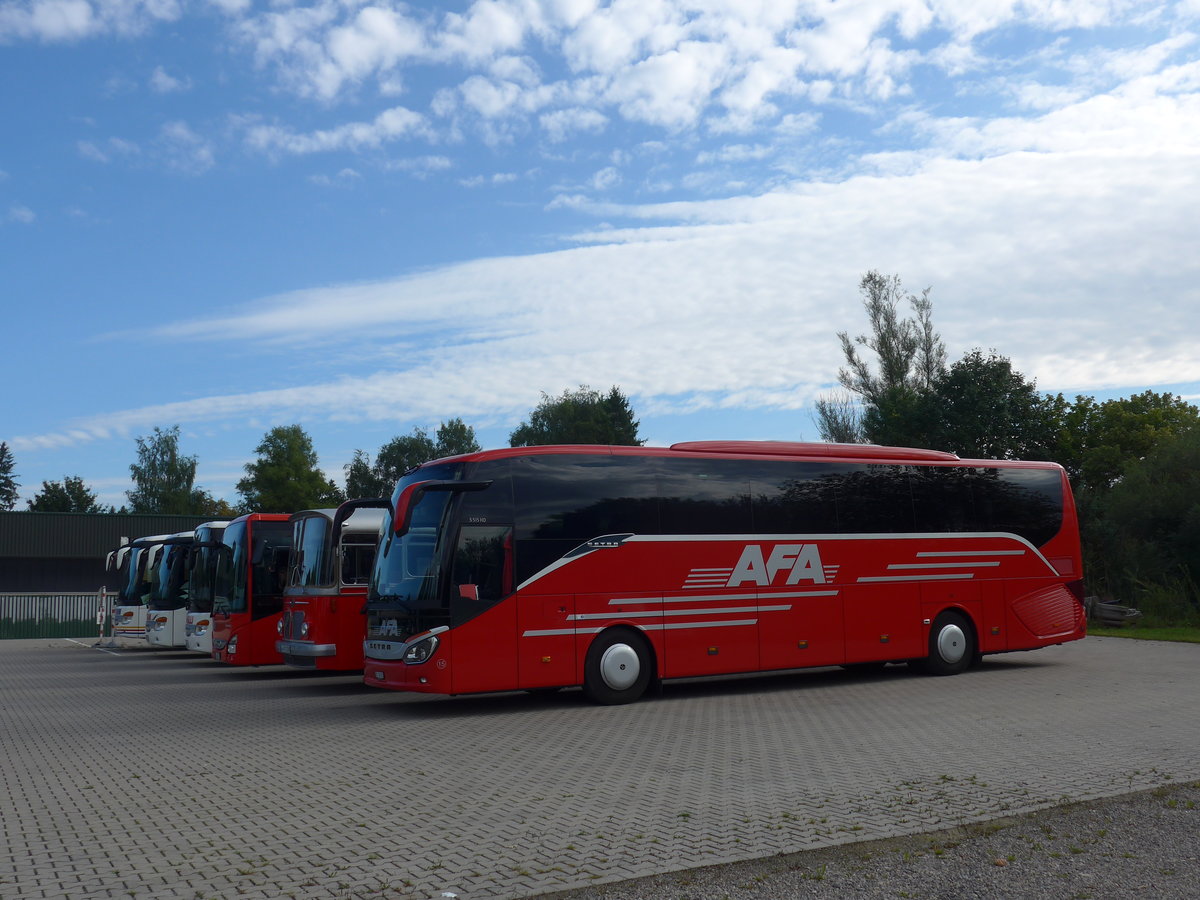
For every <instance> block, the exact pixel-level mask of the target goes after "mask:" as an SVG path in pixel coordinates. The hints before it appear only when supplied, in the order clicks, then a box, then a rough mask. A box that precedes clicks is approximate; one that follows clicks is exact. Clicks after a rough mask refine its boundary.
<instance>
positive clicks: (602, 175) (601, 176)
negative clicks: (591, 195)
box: [588, 166, 621, 191]
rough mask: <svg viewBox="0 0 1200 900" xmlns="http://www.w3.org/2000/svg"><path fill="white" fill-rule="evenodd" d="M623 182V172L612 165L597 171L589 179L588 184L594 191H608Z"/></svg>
mask: <svg viewBox="0 0 1200 900" xmlns="http://www.w3.org/2000/svg"><path fill="white" fill-rule="evenodd" d="M620 183H621V173H620V172H618V171H617V170H616V169H615V168H613V167H612V166H607V167H605V168H603V169H601V170H600V171H599V172H596V173H594V174H593V175H592V177H591V178H589V179H588V185H589V186H590V187H591V188H592V190H594V191H607V190H608V189H609V188H612V187H616V186H617V185H618V184H620Z"/></svg>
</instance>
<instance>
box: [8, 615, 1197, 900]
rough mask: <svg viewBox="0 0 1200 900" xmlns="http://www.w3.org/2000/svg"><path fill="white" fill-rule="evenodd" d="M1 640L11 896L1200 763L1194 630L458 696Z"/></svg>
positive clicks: (862, 807)
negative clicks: (862, 666) (946, 657)
mask: <svg viewBox="0 0 1200 900" xmlns="http://www.w3.org/2000/svg"><path fill="white" fill-rule="evenodd" d="M90 643H91V642H89V641H80V642H69V641H64V640H46V641H6V642H0V750H2V752H3V767H2V773H0V783H2V785H3V792H2V794H0V815H2V821H3V825H2V837H3V841H2V843H0V896H2V897H4V898H9V897H13V898H18V897H19V898H25V897H30V898H32V897H64V896H70V897H84V898H91V897H135V898H138V897H141V898H144V897H181V898H191V900H200V898H209V897H219V898H225V897H250V898H258V897H301V898H308V897H312V898H326V897H328V898H339V897H348V898H371V897H392V898H403V897H413V898H426V897H433V896H436V895H437V894H439V893H440V892H441V891H453V892H455V893H458V894H459V895H460V896H461V897H463V898H466V900H475V898H503V897H519V896H527V895H530V894H535V893H539V892H546V891H552V890H559V889H562V888H567V887H574V886H580V885H587V884H595V883H600V882H606V881H614V880H620V879H625V878H631V877H636V876H641V875H647V874H651V873H655V872H664V871H671V870H675V869H681V868H690V867H694V866H700V865H708V864H712V863H718V862H727V861H733V860H740V859H748V858H754V857H759V856H766V855H772V854H777V853H784V852H791V851H796V850H803V849H810V848H814V847H822V846H830V845H833V844H838V843H845V842H849V841H856V840H863V839H868V838H877V837H888V836H895V835H901V834H909V833H915V832H920V831H925V830H929V829H934V828H942V827H946V826H948V825H953V824H962V823H967V822H978V821H984V820H986V819H989V818H994V817H996V816H1000V815H1005V814H1008V813H1012V812H1018V811H1025V810H1031V809H1036V808H1040V807H1044V806H1047V805H1051V804H1054V803H1057V802H1060V801H1062V800H1064V799H1069V800H1082V799H1091V798H1097V797H1104V796H1112V795H1116V794H1120V793H1124V792H1127V791H1134V790H1140V789H1144V788H1147V787H1154V786H1156V785H1159V784H1162V783H1166V782H1170V781H1179V780H1190V779H1195V778H1198V777H1200V690H1197V688H1198V687H1200V646H1196V645H1177V644H1150V643H1145V642H1140V641H1125V640H1118V639H1104V638H1088V639H1087V640H1086V641H1082V642H1076V643H1074V644H1069V645H1066V646H1064V647H1056V648H1050V649H1047V650H1041V651H1037V652H1035V653H1017V654H1011V655H1007V656H999V657H989V658H988V659H987V660H985V662H984V664H983V666H982V667H980V668H979V669H976V670H973V671H972V672H969V673H967V674H966V675H962V676H958V677H953V678H931V677H926V676H920V675H914V674H911V673H909V672H908V671H907V670H906V669H905V668H904V667H889V668H888V669H887V670H885V671H884V672H882V673H880V674H877V675H873V676H868V677H861V676H851V675H849V674H846V673H843V672H841V671H840V670H832V669H821V670H812V671H808V672H800V673H788V674H784V675H772V676H758V677H753V678H734V679H720V680H709V681H691V682H685V683H674V684H668V685H667V687H666V690H665V692H664V694H663V695H662V696H661V697H652V698H648V699H646V700H644V701H642V702H640V703H636V704H633V705H630V706H619V707H597V706H592V705H590V704H588V703H586V702H585V701H584V700H583V699H582V697H581V696H580V694H579V693H578V692H576V691H564V692H561V693H559V694H555V695H552V696H549V697H546V696H530V695H526V694H504V695H489V696H482V697H462V698H438V697H432V698H431V697H421V696H405V695H400V694H393V693H391V692H387V691H378V690H371V689H368V688H365V687H363V686H361V684H360V683H359V681H358V679H357V678H355V677H353V676H325V675H320V674H316V673H304V672H298V671H294V670H291V669H287V668H284V667H266V668H262V669H234V668H229V667H226V666H222V665H220V664H217V663H213V662H211V661H209V660H206V659H203V658H200V657H196V656H193V655H191V654H185V653H182V652H177V651H152V650H148V649H142V648H138V647H130V648H129V649H127V650H123V651H119V652H116V653H111V652H101V651H99V650H97V649H93V648H92V647H91V646H90Z"/></svg>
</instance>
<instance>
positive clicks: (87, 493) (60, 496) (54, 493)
mask: <svg viewBox="0 0 1200 900" xmlns="http://www.w3.org/2000/svg"><path fill="white" fill-rule="evenodd" d="M28 502H29V510H30V512H82V513H98V512H103V508H102V507H101V506H100V504H98V503H97V502H96V492H95V491H93V490H91V489H90V488H88V486H87V485H86V484H84V483H83V479H82V478H80V477H79V476H78V475H67V476H66V477H65V478H63V480H62V481H43V482H42V489H41V490H40V491H38V492H37V493H36V494H34V495H33V499H32V500H30V501H28Z"/></svg>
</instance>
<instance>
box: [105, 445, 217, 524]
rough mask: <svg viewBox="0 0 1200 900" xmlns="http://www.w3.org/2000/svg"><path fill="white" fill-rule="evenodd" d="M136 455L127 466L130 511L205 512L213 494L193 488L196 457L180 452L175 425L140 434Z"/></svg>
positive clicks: (174, 513) (165, 512) (191, 513)
mask: <svg viewBox="0 0 1200 900" xmlns="http://www.w3.org/2000/svg"><path fill="white" fill-rule="evenodd" d="M137 456H138V459H137V462H135V463H133V464H132V465H130V467H129V474H130V476H131V477H132V478H133V483H134V489H133V490H131V491H126V492H125V496H126V497H128V498H129V509H130V511H131V512H135V513H164V514H173V515H204V514H205V512H206V507H207V506H210V505H211V503H212V498H211V497H209V496H208V495H207V494H206V493H205V492H204V491H201V490H197V489H196V457H194V456H182V455H180V453H179V426H178V425H172V426H171V427H170V428H168V429H166V430H163V429H161V428H155V429H154V433H153V434H152V435H150V436H149V437H139V438H138V439H137Z"/></svg>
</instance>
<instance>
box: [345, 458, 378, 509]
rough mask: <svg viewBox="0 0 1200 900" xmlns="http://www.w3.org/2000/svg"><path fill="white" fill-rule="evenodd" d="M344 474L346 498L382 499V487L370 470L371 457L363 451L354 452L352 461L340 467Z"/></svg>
mask: <svg viewBox="0 0 1200 900" xmlns="http://www.w3.org/2000/svg"><path fill="white" fill-rule="evenodd" d="M342 469H343V471H344V472H345V473H346V496H347V497H350V498H358V497H382V496H384V494H385V492H384V488H383V485H382V484H380V482H379V479H377V478H376V477H375V473H374V472H373V471H372V470H371V456H370V454H368V453H367V451H365V450H355V451H354V459H352V460H350V462H348V463H346V465H344V466H343V467H342Z"/></svg>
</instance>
